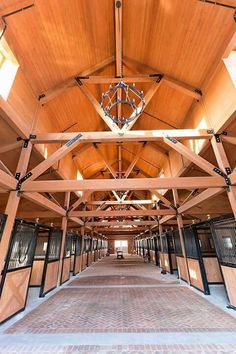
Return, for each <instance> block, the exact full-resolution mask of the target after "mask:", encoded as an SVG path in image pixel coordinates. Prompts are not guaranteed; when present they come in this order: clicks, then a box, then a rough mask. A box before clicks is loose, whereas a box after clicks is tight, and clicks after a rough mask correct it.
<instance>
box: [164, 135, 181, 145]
mask: <svg viewBox="0 0 236 354" xmlns="http://www.w3.org/2000/svg"><path fill="white" fill-rule="evenodd" d="M166 139H168V140H170V141H171V142H172V143H174V144H177V143H178V140H177V139H175V138H173V137H172V136H166Z"/></svg>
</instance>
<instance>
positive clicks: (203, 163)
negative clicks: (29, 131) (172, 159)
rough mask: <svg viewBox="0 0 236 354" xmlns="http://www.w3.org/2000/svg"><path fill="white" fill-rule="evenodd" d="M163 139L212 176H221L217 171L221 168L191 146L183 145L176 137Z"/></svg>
mask: <svg viewBox="0 0 236 354" xmlns="http://www.w3.org/2000/svg"><path fill="white" fill-rule="evenodd" d="M163 140H164V142H165V143H166V144H167V145H168V146H170V147H172V148H173V149H174V150H175V151H177V152H179V153H180V154H181V155H183V156H185V157H186V158H187V159H188V160H190V161H191V162H193V163H194V164H195V165H197V166H198V167H200V168H201V169H202V170H203V171H205V172H206V173H208V174H210V175H211V176H216V175H218V176H219V174H218V173H217V172H216V170H219V168H217V167H216V166H214V165H212V164H211V163H210V162H208V161H207V160H205V159H204V158H203V157H201V156H199V155H197V154H196V153H195V152H193V151H192V150H191V149H190V148H188V147H187V146H185V145H183V144H182V143H181V142H179V141H178V140H176V139H174V138H170V137H165V138H164V139H163Z"/></svg>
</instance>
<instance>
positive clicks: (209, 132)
mask: <svg viewBox="0 0 236 354" xmlns="http://www.w3.org/2000/svg"><path fill="white" fill-rule="evenodd" d="M207 134H212V135H214V134H215V132H214V130H213V129H207Z"/></svg>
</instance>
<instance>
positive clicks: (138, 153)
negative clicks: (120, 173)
mask: <svg viewBox="0 0 236 354" xmlns="http://www.w3.org/2000/svg"><path fill="white" fill-rule="evenodd" d="M144 147H145V143H144V144H142V145H141V146H140V147H139V149H138V151H137V153H136V155H135V158H134V159H133V161H132V162H131V164H130V165H129V167H128V168H127V170H126V171H125V174H124V178H128V177H129V175H130V173H131V172H132V170H133V168H134V166H135V165H136V163H137V162H138V160H139V158H140V156H141V155H142V153H143V150H144Z"/></svg>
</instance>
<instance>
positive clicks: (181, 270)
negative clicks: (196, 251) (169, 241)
mask: <svg viewBox="0 0 236 354" xmlns="http://www.w3.org/2000/svg"><path fill="white" fill-rule="evenodd" d="M173 239H174V250H175V255H176V262H177V269H178V275H179V278H180V279H182V280H184V281H187V280H188V275H187V271H186V267H185V261H184V256H183V252H182V247H181V242H180V236H179V230H175V231H173Z"/></svg>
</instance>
